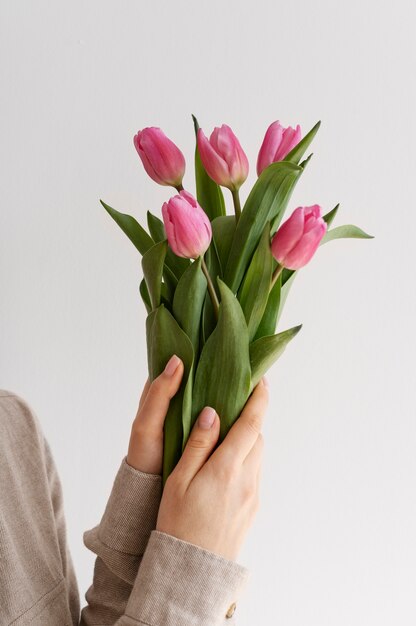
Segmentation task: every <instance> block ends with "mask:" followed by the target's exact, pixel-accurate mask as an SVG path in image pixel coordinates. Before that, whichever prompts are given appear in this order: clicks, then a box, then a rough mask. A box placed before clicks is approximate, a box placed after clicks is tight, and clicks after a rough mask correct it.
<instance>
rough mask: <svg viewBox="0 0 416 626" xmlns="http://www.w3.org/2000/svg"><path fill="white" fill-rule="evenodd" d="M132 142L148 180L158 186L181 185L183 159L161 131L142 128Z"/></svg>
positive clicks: (183, 169)
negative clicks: (150, 179)
mask: <svg viewBox="0 0 416 626" xmlns="http://www.w3.org/2000/svg"><path fill="white" fill-rule="evenodd" d="M133 141H134V145H135V147H136V150H137V152H138V154H139V157H140V158H141V160H142V162H143V165H144V169H145V170H146V172H147V173H148V174H149V176H150V178H153V180H154V181H156V182H157V183H159V185H171V186H172V187H179V186H180V185H182V179H183V175H184V173H185V158H184V156H183V154H182V152H181V151H180V150H179V148H178V147H177V146H176V145H175V144H174V143H173V141H171V140H170V139H168V137H166V135H165V133H164V132H163V130H161V129H160V128H155V127H153V126H152V127H150V128H144V129H143V130H139V132H138V133H137V135H135V136H134V140H133Z"/></svg>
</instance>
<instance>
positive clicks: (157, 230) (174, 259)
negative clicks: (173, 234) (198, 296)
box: [147, 211, 190, 279]
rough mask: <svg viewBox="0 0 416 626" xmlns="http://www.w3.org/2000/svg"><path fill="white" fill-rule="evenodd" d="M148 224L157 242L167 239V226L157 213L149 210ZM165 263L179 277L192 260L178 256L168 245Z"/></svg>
mask: <svg viewBox="0 0 416 626" xmlns="http://www.w3.org/2000/svg"><path fill="white" fill-rule="evenodd" d="M147 224H148V227H149V232H150V234H151V236H152V238H153V240H154V241H155V242H156V243H157V242H159V241H163V240H164V239H166V232H165V226H164V224H163V222H162V220H161V219H159V218H158V217H157V216H156V215H153V213H151V212H150V211H148V212H147ZM165 264H166V266H167V267H168V268H169V269H170V270H171V271H172V273H173V274H174V275H175V277H176V278H177V279H179V278H180V277H181V276H182V274H183V273H184V271H185V270H186V269H187V268H188V267H189V264H190V261H189V259H184V258H183V257H180V256H177V255H176V254H175V253H174V252H173V250H171V248H170V247H168V251H167V253H166V259H165Z"/></svg>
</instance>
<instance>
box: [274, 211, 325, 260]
mask: <svg viewBox="0 0 416 626" xmlns="http://www.w3.org/2000/svg"><path fill="white" fill-rule="evenodd" d="M326 229H327V225H326V223H325V221H324V220H323V219H322V210H321V207H320V206H319V205H318V204H314V205H313V206H305V207H302V206H300V207H298V208H297V209H295V210H294V211H293V213H292V215H291V216H290V217H289V219H288V220H286V222H284V223H283V224H282V225H281V227H280V228H279V230H278V231H277V233H276V234H275V235H274V237H273V239H272V245H271V247H272V254H273V256H274V258H275V259H276V261H278V262H279V263H280V265H281V266H283V267H287V268H288V269H290V270H298V269H300V268H301V267H303V266H304V265H306V264H307V263H309V261H310V260H311V258H312V257H313V255H314V254H315V252H316V250H317V248H318V246H319V244H320V242H321V239H322V237H323V236H324V235H325V233H326Z"/></svg>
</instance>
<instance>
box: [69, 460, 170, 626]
mask: <svg viewBox="0 0 416 626" xmlns="http://www.w3.org/2000/svg"><path fill="white" fill-rule="evenodd" d="M161 492H162V480H161V477H160V476H158V475H155V474H145V473H143V472H140V471H138V470H135V469H134V468H132V467H131V466H130V465H128V463H127V461H126V459H125V458H124V459H123V461H122V463H121V466H120V468H119V470H118V473H117V475H116V478H115V481H114V484H113V488H112V491H111V494H110V498H109V500H108V502H107V506H106V508H105V511H104V515H103V517H102V519H101V522H100V524H98V526H96V527H94V528H92V529H91V530H87V531H86V532H85V533H84V543H85V545H86V546H87V548H89V549H90V550H91V551H92V552H94V553H95V554H96V555H97V558H96V560H95V565H94V576H93V582H92V584H91V586H90V587H89V589H88V591H87V593H86V595H85V598H86V600H87V603H88V604H87V606H86V607H85V608H83V610H82V612H81V622H80V625H81V626H90V625H92V624H94V625H97V624H99V625H101V624H103V625H104V624H106V625H107V624H114V623H115V622H116V621H117V620H118V618H119V617H121V616H122V615H123V614H124V611H125V608H126V605H127V601H128V599H129V596H130V593H131V590H132V587H133V583H134V581H135V578H136V575H137V572H138V569H139V565H140V561H141V558H142V555H143V553H144V551H145V548H146V545H147V542H148V540H149V537H150V533H151V531H152V530H153V529H154V528H155V526H156V519H157V512H158V509H159V503H160V498H161Z"/></svg>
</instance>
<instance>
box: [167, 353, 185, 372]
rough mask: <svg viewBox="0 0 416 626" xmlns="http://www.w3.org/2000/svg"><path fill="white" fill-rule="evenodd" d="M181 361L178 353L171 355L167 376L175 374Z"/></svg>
mask: <svg viewBox="0 0 416 626" xmlns="http://www.w3.org/2000/svg"><path fill="white" fill-rule="evenodd" d="M180 362H181V360H180V358H179V357H178V356H176V354H174V355H173V356H171V357H170V359H169V361H168V362H167V363H166V367H165V374H166V375H167V376H173V375H174V373H175V372H176V370H177V368H178V365H179V363H180Z"/></svg>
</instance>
